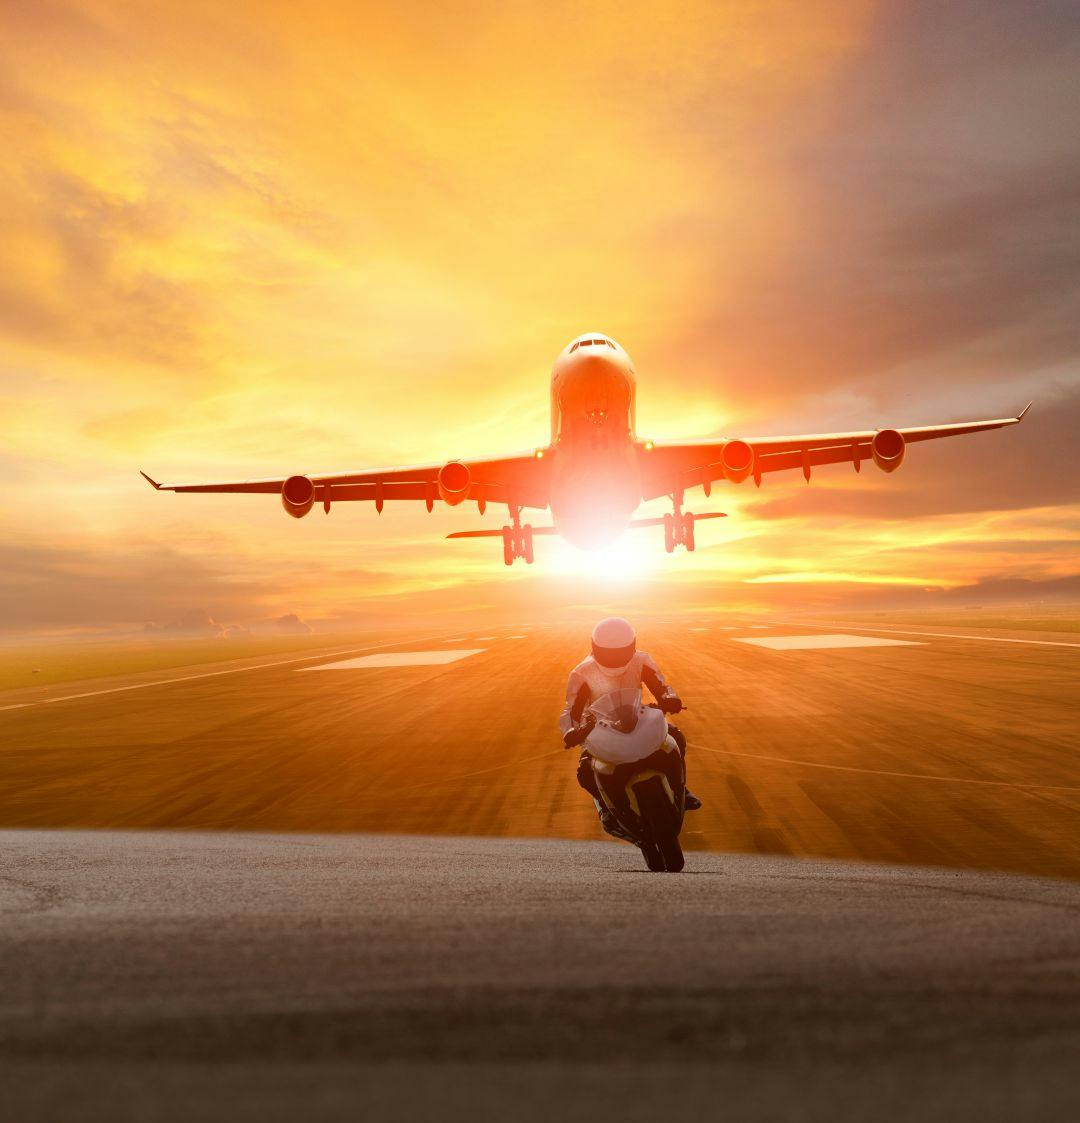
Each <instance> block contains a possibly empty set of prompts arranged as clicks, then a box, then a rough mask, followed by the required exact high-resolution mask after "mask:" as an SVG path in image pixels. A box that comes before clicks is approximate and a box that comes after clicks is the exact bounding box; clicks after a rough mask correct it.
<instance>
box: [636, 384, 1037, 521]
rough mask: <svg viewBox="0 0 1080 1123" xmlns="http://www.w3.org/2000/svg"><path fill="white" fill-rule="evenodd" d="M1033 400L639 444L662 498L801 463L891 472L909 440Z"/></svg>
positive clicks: (979, 426)
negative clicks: (950, 414) (970, 413)
mask: <svg viewBox="0 0 1080 1123" xmlns="http://www.w3.org/2000/svg"><path fill="white" fill-rule="evenodd" d="M1030 408H1031V403H1030V402H1029V403H1028V404H1027V405H1026V406H1025V407H1024V408H1023V409H1022V410H1021V411H1020V413H1018V414H1017V415H1016V416H1015V417H1001V418H997V419H994V420H989V421H963V422H959V423H956V424H949V425H922V426H916V427H914V428H908V429H867V430H863V431H861V432H855V433H807V434H804V435H803V436H794V437H729V438H717V439H716V440H713V441H673V442H667V443H664V442H660V441H644V442H642V443H641V444H639V445H638V457H639V462H640V464H641V478H642V484H643V490H644V493H645V496H644V497H645V498H646V499H657V498H659V497H660V496H662V495H671V494H672V493H673V492H677V491H682V490H684V489H686V488H690V487H698V486H701V487H703V488H704V489H705V494H706V495H708V494H709V491H710V487H711V484H712V482H713V481H714V480H721V479H728V480H731V481H732V482H735V483H738V482H740V481H741V480H744V479H746V478H747V477H748V476H753V478H754V482H755V483H757V484H758V485H760V484H761V477H762V475H763V474H764V473H766V472H781V471H785V470H787V469H801V471H802V473H803V475H804V476H805V477H806V479H807V481H809V479H810V472H811V469H812V468H816V467H818V466H820V465H825V464H853V465H854V466H855V471H859V470H860V468H861V467H862V462H863V461H864V460H873V461H874V462H875V463H876V464H877V466H878V467H879V468H882V469H883V470H884V471H886V472H891V471H894V470H895V469H896V468H898V467H899V466H900V463H901V461H902V460H903V458H904V452H905V450H906V448H907V446H908V445H909V444H913V443H915V442H917V441H933V440H937V439H939V438H941V437H958V436H961V435H963V434H965V433H981V432H984V431H986V430H987V429H1002V428H1005V427H1006V426H1008V425H1016V424H1018V423H1019V422H1020V421H1022V420H1023V417H1024V414H1026V413H1027V411H1028V410H1029V409H1030Z"/></svg>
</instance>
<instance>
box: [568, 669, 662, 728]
mask: <svg viewBox="0 0 1080 1123" xmlns="http://www.w3.org/2000/svg"><path fill="white" fill-rule="evenodd" d="M642 684H644V685H645V686H646V687H648V690H649V693H650V694H651V695H652V696H653V697H654V698H656V699H659V698H660V696H661V695H662V694H663V693H664V691H665V690H666V689H667V681H666V680H665V678H664V676H663V675H662V674H661V673H660V668H659V667H658V666H657V665H656V664H655V663H654V662H653V659H652V656H651V655H649V654H648V652H646V651H638V652H635V654H634V657H633V658H632V659H631V660H630V662H629V664H628V665H627V667H626V669H625V670H624V671H622V673H621V674H612V672H611V671H609V670H607V669H606V668H605V667H601V666H600V664H599V663H597V661H596V660H595V659H594V658H593V657H592V656H591V655H590V656H589V657H588V658H587V659H583V660H582V661H581V662H580V663H578V665H577V666H576V667H575V668H574V669H573V670H572V671H571V672H570V678H569V680H568V682H567V684H566V707H565V708H564V709H563V712H562V714H561V715H560V716H559V729H560V731H561V732H562V734H563V736H566V734H567V733H569V732H570V730H571V729H573V728H574V727H575V726H576V725H577V724H578V722H580V721H581V717H582V715H583V714H584V713H585V710H586V709H587V708H588V706H589V703H590V702H595V701H596V699H597V698H601V697H603V696H604V695H605V694H610V693H611V692H612V691H613V690H625V689H628V688H629V689H633V688H634V687H639V688H640V687H641V685H642Z"/></svg>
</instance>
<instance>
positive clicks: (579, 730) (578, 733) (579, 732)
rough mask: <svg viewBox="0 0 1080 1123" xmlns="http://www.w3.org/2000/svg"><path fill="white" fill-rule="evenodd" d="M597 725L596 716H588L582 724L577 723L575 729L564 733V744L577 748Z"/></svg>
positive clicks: (567, 746) (568, 747) (566, 746)
mask: <svg viewBox="0 0 1080 1123" xmlns="http://www.w3.org/2000/svg"><path fill="white" fill-rule="evenodd" d="M595 725H596V718H594V717H587V718H586V719H585V720H584V721H583V722H582V723H581V724H580V725H575V726H574V728H573V729H569V730H567V732H566V733H564V734H563V746H564V747H565V748H567V749H573V748H576V747H577V746H578V745H580V744H581V743H582V742H583V741H584V740H585V739H586V738H587V737H588V736H589V734H590V733H591V732H592V731H593V728H594V727H595Z"/></svg>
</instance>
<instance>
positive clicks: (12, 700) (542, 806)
mask: <svg viewBox="0 0 1080 1123" xmlns="http://www.w3.org/2000/svg"><path fill="white" fill-rule="evenodd" d="M721 621H722V618H721ZM639 627H640V631H641V639H642V645H643V646H644V647H646V648H647V649H648V650H650V651H651V652H652V653H653V655H654V656H655V657H656V659H657V660H658V661H659V663H660V665H661V667H662V668H663V669H664V670H665V672H666V673H667V674H668V676H669V678H670V679H671V681H672V682H673V683H674V684H675V686H677V687H678V689H679V691H680V693H681V694H682V696H683V697H684V699H685V700H686V702H687V704H688V706H689V709H688V710H687V712H686V713H685V714H683V715H680V717H679V724H680V725H681V727H682V728H683V730H684V731H685V733H686V735H687V737H688V738H689V741H690V752H689V756H688V761H687V763H688V770H689V778H690V783H691V785H692V787H693V789H694V791H695V792H696V793H697V794H698V795H700V796H701V797H702V798H703V799H704V801H705V808H704V810H702V811H700V812H697V813H695V814H694V815H692V816H691V817H690V818H689V819H688V821H687V825H686V831H685V834H684V845H685V846H686V847H687V848H688V849H690V850H716V851H723V852H741V853H761V854H778V855H785V854H786V855H792V856H797V857H821V858H837V859H851V860H871V861H878V862H887V863H893V864H905V863H910V864H916V865H933V866H951V867H954V868H986V869H998V870H1010V871H1013V872H1018V873H1030V874H1037V875H1044V876H1045V875H1049V876H1058V877H1073V878H1080V765H1078V758H1077V745H1078V742H1080V728H1078V715H1077V700H1078V699H1080V637H1078V636H1077V635H1076V634H1075V633H1067V632H1066V633H1056V634H1055V633H1052V634H1048V635H1043V636H1040V635H1039V634H1038V633H1031V632H1027V633H983V634H981V635H979V636H978V637H977V638H975V639H969V638H963V637H962V636H957V635H955V634H952V633H956V632H958V631H961V629H956V628H946V629H941V630H942V631H944V632H946V633H950V634H947V635H943V636H937V635H935V634H934V633H933V630H930V629H918V632H919V634H917V635H911V634H907V633H908V632H909V631H910V630H911V628H910V625H909V626H907V627H905V625H904V624H903V623H895V622H890V621H889V620H887V619H883V620H882V621H880V627H879V628H877V630H873V629H871V630H867V629H865V628H859V627H858V626H851V625H848V624H845V623H839V624H836V625H828V624H825V625H822V626H819V627H816V628H812V627H808V626H806V625H792V624H789V623H785V622H783V621H772V622H770V621H745V622H743V621H739V620H731V621H728V622H727V623H723V622H718V623H716V624H713V625H712V626H710V627H709V629H708V630H707V631H692V630H690V628H689V627H688V626H687V625H686V624H685V623H683V624H671V623H664V622H659V621H651V620H642V621H640V622H639ZM892 629H901V630H903V632H904V633H905V634H896V633H894V632H893V631H892ZM433 631H434V629H424V628H422V627H419V626H418V627H417V630H416V634H415V636H413V637H410V636H401V635H397V636H372V637H369V638H368V639H367V640H365V641H364V642H363V643H357V644H355V645H354V646H352V647H350V646H349V645H348V644H343V643H341V642H338V643H337V644H335V645H334V646H332V647H329V648H328V654H326V655H323V656H314V655H309V656H298V655H297V654H295V653H294V654H292V655H289V656H286V657H285V658H284V659H277V658H270V659H268V660H262V661H259V660H248V661H247V662H242V663H222V664H220V665H217V666H202V667H195V668H187V669H185V668H178V669H177V670H175V671H173V672H168V673H163V672H161V671H156V672H151V673H148V674H144V675H133V676H128V677H125V678H121V679H106V680H90V681H86V682H82V683H70V684H65V685H63V686H54V687H50V688H47V689H44V690H24V691H7V692H5V693H4V694H3V695H2V696H0V827H5V826H7V827H14V826H18V827H102V828H118V827H119V828H132V827H140V828H155V829H176V828H197V829H205V830H259V831H289V830H292V831H308V832H333V831H344V832H378V831H389V832H397V833H406V834H448V835H473V836H503V837H537V838H568V839H574V838H577V839H596V840H601V839H602V838H603V837H604V836H603V835H602V833H601V832H600V830H599V828H598V826H597V823H596V815H595V813H594V811H593V809H592V806H591V804H590V802H589V801H588V800H587V799H586V798H584V796H583V795H582V793H581V792H580V791H579V789H578V788H577V785H576V783H575V781H574V755H575V754H572V753H567V752H564V751H563V750H562V749H561V747H560V744H561V743H560V741H559V738H558V734H557V731H556V726H555V722H556V718H557V716H558V713H559V710H560V708H561V706H562V694H563V690H564V688H565V682H566V676H567V673H568V671H569V669H570V668H571V667H572V666H573V665H574V664H575V663H576V662H577V661H578V660H579V659H580V658H581V657H582V656H583V655H584V654H585V652H586V650H587V637H588V629H587V627H585V626H584V625H582V626H577V627H570V626H566V625H560V626H556V627H550V628H543V627H532V628H528V627H524V628H523V627H504V628H491V627H490V626H489V627H488V628H484V629H477V630H473V631H463V632H457V633H450V634H449V635H447V634H446V633H444V634H443V636H441V637H438V636H436V638H432V632H433ZM838 634H839V635H841V636H846V637H847V638H846V639H844V640H843V641H839V640H832V641H829V642H844V643H845V644H850V643H852V642H858V641H867V640H869V641H871V642H880V641H883V640H885V641H890V642H893V643H896V642H897V641H899V645H897V646H871V647H860V646H856V647H852V646H842V647H824V648H810V649H784V648H782V647H781V648H779V649H777V648H774V647H768V646H761V645H762V644H777V643H784V642H788V643H791V642H799V643H807V642H819V641H821V637H822V636H829V635H838ZM513 636H519V637H523V638H511V637H513ZM1018 639H1019V640H1021V642H1015V641H1016V640H1018ZM1069 644H1071V646H1067V645H1069ZM225 650H227V645H225ZM431 650H434V651H436V652H438V653H439V657H440V658H447V657H450V656H452V654H453V653H454V652H455V650H457V651H463V652H472V654H467V655H465V656H464V657H462V658H461V659H460V660H458V661H456V662H451V663H435V664H432V663H427V664H423V665H417V666H409V665H400V664H399V665H393V666H372V665H367V664H360V665H357V662H356V661H357V660H364V659H370V658H371V657H376V658H379V659H386V658H391V657H392V658H394V659H398V660H400V659H403V658H409V657H416V658H419V656H417V655H416V653H417V652H418V651H431ZM330 652H332V653H333V654H332V655H331V654H329V653H330ZM428 658H430V656H429V657H428ZM328 664H329V665H332V666H334V668H335V669H322V670H311V669H309V668H318V667H326V666H327V665H328ZM337 664H344V666H341V667H337ZM9 707H20V708H9Z"/></svg>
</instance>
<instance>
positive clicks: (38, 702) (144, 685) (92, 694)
mask: <svg viewBox="0 0 1080 1123" xmlns="http://www.w3.org/2000/svg"><path fill="white" fill-rule="evenodd" d="M438 639H439V637H438V636H431V637H429V638H428V640H425V641H424V642H431V641H433V640H435V641H437V640H438ZM400 643H401V641H400V640H391V641H390V642H389V643H378V644H373V645H371V646H369V647H353V648H350V649H349V650H348V651H327V652H324V653H323V654H321V655H301V656H299V657H298V658H296V659H278V660H276V661H275V662H273V663H258V664H256V665H255V666H253V667H228V668H227V669H226V670H224V671H200V672H199V674H197V675H177V676H175V677H174V678H163V679H156V680H155V681H154V682H133V683H129V684H128V685H127V686H109V687H106V688H105V689H103V690H85V691H83V692H82V693H81V694H65V695H63V696H62V697H60V698H35V699H34V701H32V702H15V703H13V704H11V705H8V706H0V713H2V712H3V711H4V710H25V709H27V708H29V707H30V706H51V705H55V704H56V703H57V702H75V701H77V700H78V699H80V698H96V697H98V696H99V695H101V694H120V693H122V692H123V691H125V690H146V689H148V688H149V687H151V686H170V685H171V684H172V683H174V682H193V681H194V680H195V679H200V678H218V677H219V676H221V675H238V674H242V673H243V672H244V671H265V670H269V669H270V668H271V667H289V666H292V665H293V664H294V663H310V662H311V661H312V660H314V659H333V658H334V657H335V656H337V655H355V654H356V653H357V652H359V651H380V650H382V649H383V648H385V647H397V646H398V645H399V644H400Z"/></svg>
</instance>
